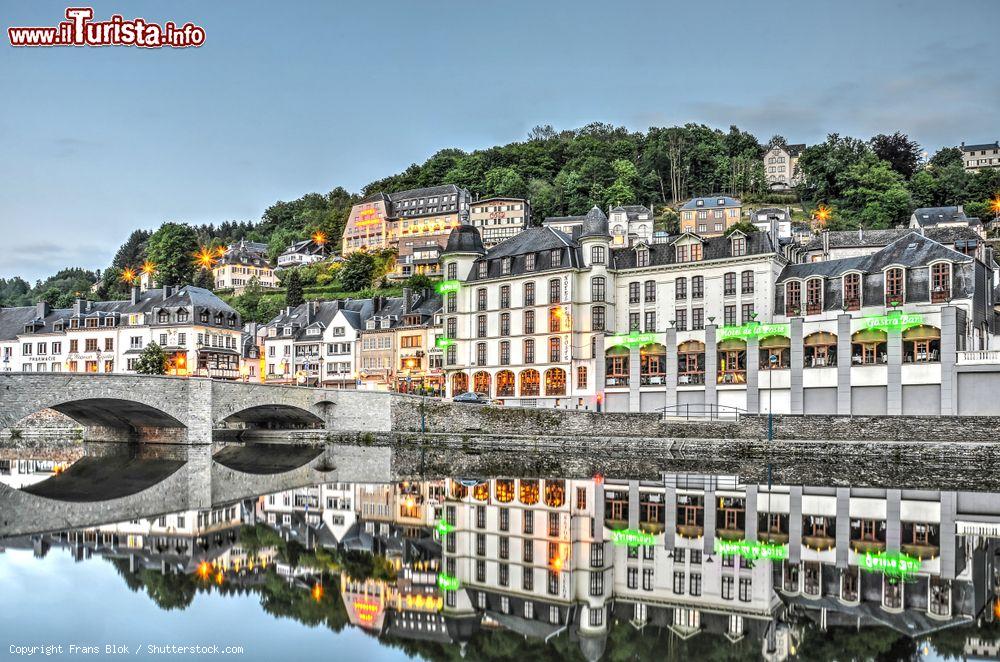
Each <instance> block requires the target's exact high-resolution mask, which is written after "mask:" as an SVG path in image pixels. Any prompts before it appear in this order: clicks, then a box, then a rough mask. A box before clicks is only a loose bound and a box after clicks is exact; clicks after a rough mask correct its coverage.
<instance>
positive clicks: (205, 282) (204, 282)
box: [192, 267, 215, 291]
mask: <svg viewBox="0 0 1000 662" xmlns="http://www.w3.org/2000/svg"><path fill="white" fill-rule="evenodd" d="M192 284H193V285H194V286H195V287H201V288H204V289H206V290H209V291H211V290H212V289H214V288H215V276H214V275H213V274H212V270H211V269H205V268H203V267H202V268H199V269H198V270H197V271H196V272H195V274H194V282H193V283H192Z"/></svg>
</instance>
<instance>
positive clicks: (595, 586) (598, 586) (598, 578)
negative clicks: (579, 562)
mask: <svg viewBox="0 0 1000 662" xmlns="http://www.w3.org/2000/svg"><path fill="white" fill-rule="evenodd" d="M602 595H604V573H603V572H601V571H597V572H591V573H590V596H591V597H595V598H596V597H599V596H602Z"/></svg>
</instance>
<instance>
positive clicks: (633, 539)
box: [611, 529, 656, 547]
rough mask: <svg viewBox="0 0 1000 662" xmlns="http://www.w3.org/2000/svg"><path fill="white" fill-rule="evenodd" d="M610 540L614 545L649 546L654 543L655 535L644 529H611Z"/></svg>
mask: <svg viewBox="0 0 1000 662" xmlns="http://www.w3.org/2000/svg"><path fill="white" fill-rule="evenodd" d="M611 542H612V543H613V544H615V545H622V546H627V547H649V546H650V545H653V544H655V543H656V536H654V535H653V534H652V533H646V532H645V531H636V530H635V529H624V530H622V531H612V532H611Z"/></svg>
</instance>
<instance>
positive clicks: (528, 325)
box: [524, 310, 535, 335]
mask: <svg viewBox="0 0 1000 662" xmlns="http://www.w3.org/2000/svg"><path fill="white" fill-rule="evenodd" d="M534 332H535V311H533V310H526V311H524V334H525V335H531V334H532V333H534Z"/></svg>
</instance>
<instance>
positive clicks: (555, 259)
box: [549, 248, 562, 267]
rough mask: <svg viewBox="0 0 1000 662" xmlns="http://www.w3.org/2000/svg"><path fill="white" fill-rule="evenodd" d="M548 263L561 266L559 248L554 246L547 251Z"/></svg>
mask: <svg viewBox="0 0 1000 662" xmlns="http://www.w3.org/2000/svg"><path fill="white" fill-rule="evenodd" d="M549 264H551V265H552V266H553V267H561V266H562V250H561V249H559V248H555V249H553V250H551V251H549Z"/></svg>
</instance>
